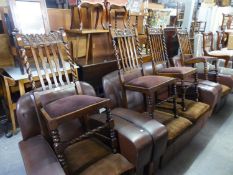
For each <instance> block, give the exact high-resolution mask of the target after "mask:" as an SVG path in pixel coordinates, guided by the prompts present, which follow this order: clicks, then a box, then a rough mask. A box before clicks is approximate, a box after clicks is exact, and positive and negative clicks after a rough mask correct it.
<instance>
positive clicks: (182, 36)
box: [177, 29, 193, 62]
mask: <svg viewBox="0 0 233 175" xmlns="http://www.w3.org/2000/svg"><path fill="white" fill-rule="evenodd" d="M177 38H178V41H179V45H180V52H181V58H182V60H181V61H182V62H184V61H185V59H187V58H191V57H193V50H192V45H191V42H190V39H189V33H188V31H187V30H182V29H180V30H178V29H177Z"/></svg>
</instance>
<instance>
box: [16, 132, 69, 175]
mask: <svg viewBox="0 0 233 175" xmlns="http://www.w3.org/2000/svg"><path fill="white" fill-rule="evenodd" d="M19 148H20V152H21V155H22V158H23V162H24V166H25V170H26V173H27V175H42V174H43V175H65V172H64V170H63V168H62V167H61V165H60V163H59V162H58V159H57V157H56V155H55V153H54V151H53V150H52V148H51V147H50V146H49V144H48V142H47V141H46V140H45V139H44V138H43V136H41V135H37V136H34V137H31V138H30V139H27V140H24V141H21V142H19Z"/></svg>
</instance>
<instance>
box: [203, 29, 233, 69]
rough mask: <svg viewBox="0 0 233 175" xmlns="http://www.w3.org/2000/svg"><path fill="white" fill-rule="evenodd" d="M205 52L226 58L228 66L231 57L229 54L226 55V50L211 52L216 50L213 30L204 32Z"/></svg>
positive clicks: (212, 55)
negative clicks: (216, 52) (217, 52)
mask: <svg viewBox="0 0 233 175" xmlns="http://www.w3.org/2000/svg"><path fill="white" fill-rule="evenodd" d="M202 35H203V52H204V55H206V56H210V57H215V58H218V59H224V60H225V67H227V65H228V62H229V60H230V59H231V57H230V56H229V55H225V54H224V52H222V53H221V52H219V54H210V53H209V52H211V51H214V47H213V45H214V35H213V33H212V32H209V33H203V34H202Z"/></svg>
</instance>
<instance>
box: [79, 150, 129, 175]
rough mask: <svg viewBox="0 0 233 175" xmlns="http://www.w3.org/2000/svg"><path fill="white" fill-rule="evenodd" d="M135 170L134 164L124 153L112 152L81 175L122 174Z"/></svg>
mask: <svg viewBox="0 0 233 175" xmlns="http://www.w3.org/2000/svg"><path fill="white" fill-rule="evenodd" d="M133 170H134V166H133V165H132V164H131V163H130V162H129V161H128V160H127V159H126V158H124V157H123V156H122V155H120V154H111V155H108V156H106V157H105V158H103V159H101V160H99V161H98V162H96V163H95V164H93V165H91V166H90V167H88V168H87V169H86V170H84V171H83V172H82V173H80V175H91V174H93V175H94V174H95V175H121V174H126V173H129V172H132V171H133Z"/></svg>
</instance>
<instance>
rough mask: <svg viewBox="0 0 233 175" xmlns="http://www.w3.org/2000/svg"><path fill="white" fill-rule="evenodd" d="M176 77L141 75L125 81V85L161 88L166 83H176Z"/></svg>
mask: <svg viewBox="0 0 233 175" xmlns="http://www.w3.org/2000/svg"><path fill="white" fill-rule="evenodd" d="M174 81H175V79H172V78H169V77H163V76H141V77H138V78H134V79H133V80H131V81H129V82H127V83H125V86H135V87H136V86H137V87H139V88H140V87H141V88H146V89H154V88H161V87H163V86H164V84H166V85H167V83H174Z"/></svg>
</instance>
